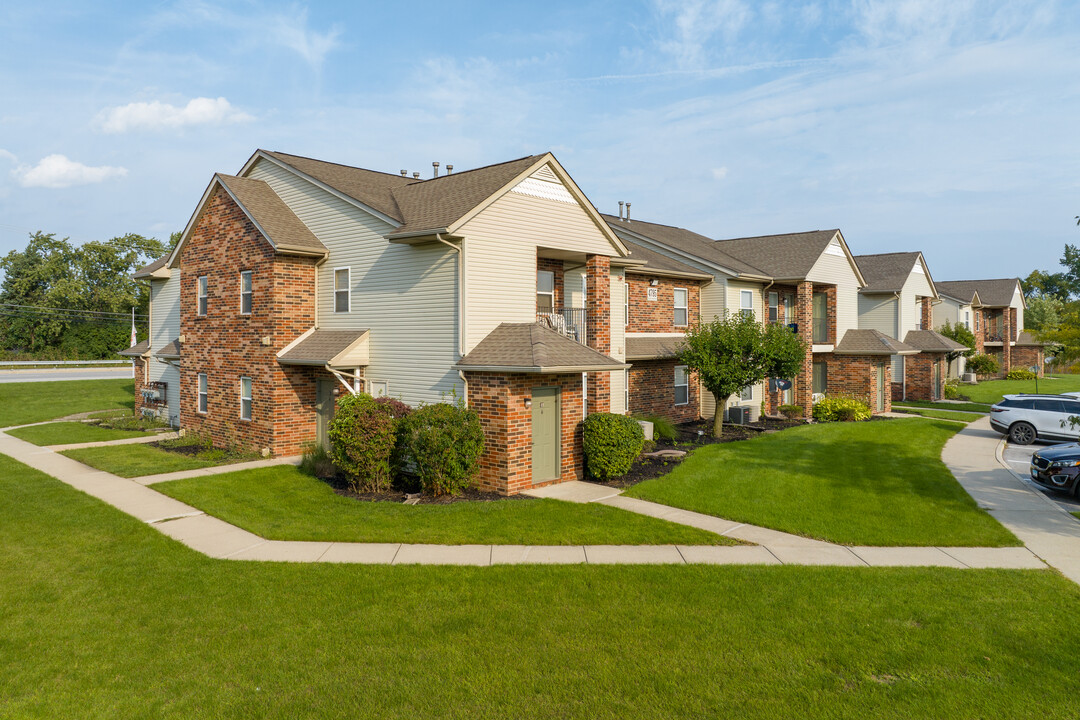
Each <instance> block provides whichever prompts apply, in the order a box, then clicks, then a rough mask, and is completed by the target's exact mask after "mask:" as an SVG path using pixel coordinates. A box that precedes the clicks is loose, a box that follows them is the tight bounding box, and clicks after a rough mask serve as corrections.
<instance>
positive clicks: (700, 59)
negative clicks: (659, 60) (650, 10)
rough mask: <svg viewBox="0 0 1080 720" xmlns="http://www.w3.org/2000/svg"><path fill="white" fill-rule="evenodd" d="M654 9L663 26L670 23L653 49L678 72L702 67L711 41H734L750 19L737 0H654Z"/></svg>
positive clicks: (749, 12) (750, 16)
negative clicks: (686, 0)
mask: <svg viewBox="0 0 1080 720" xmlns="http://www.w3.org/2000/svg"><path fill="white" fill-rule="evenodd" d="M656 9H657V11H658V13H659V14H660V16H661V18H662V19H663V20H664V21H666V23H665V25H666V24H668V23H670V26H669V27H666V29H665V33H666V34H665V35H664V36H662V37H661V38H660V39H659V41H658V42H657V46H658V48H659V49H660V51H661V52H663V53H665V54H666V55H668V56H669V57H671V58H672V59H673V60H674V61H675V63H676V64H677V65H678V66H679V67H681V68H697V67H702V66H703V65H705V64H706V63H707V62H708V59H709V53H708V49H707V45H708V44H709V43H710V42H711V41H712V40H713V39H714V37H716V36H718V35H719V36H720V37H721V38H722V39H723V40H725V41H727V42H730V41H732V40H734V39H735V37H736V36H737V35H738V34H739V32H740V31H741V30H742V29H743V28H744V27H746V25H747V23H749V22H750V19H751V18H752V16H753V12H752V11H751V9H750V7H749V6H748V5H747V4H746V3H744V2H742V1H741V0H691V1H690V2H678V1H676V0H656Z"/></svg>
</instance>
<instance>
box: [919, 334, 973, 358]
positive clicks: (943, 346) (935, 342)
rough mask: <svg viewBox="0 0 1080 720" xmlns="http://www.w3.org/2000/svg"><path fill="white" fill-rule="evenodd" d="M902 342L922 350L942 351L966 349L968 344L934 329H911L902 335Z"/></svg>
mask: <svg viewBox="0 0 1080 720" xmlns="http://www.w3.org/2000/svg"><path fill="white" fill-rule="evenodd" d="M904 344H906V345H910V346H911V347H913V348H917V349H918V350H920V351H922V352H931V353H944V352H953V351H954V350H967V349H968V346H967V345H963V344H961V343H958V342H956V341H955V340H953V339H952V338H947V337H945V336H944V335H942V334H941V333H939V332H936V331H934V330H911V331H910V332H908V334H907V335H905V336H904Z"/></svg>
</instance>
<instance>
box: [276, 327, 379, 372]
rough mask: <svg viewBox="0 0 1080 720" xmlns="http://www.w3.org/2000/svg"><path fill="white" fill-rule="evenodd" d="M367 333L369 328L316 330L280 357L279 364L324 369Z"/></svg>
mask: <svg viewBox="0 0 1080 720" xmlns="http://www.w3.org/2000/svg"><path fill="white" fill-rule="evenodd" d="M367 332H368V330H367V328H354V329H350V330H316V331H314V332H313V333H311V334H310V335H308V336H307V337H306V338H304V339H303V340H301V341H300V342H298V343H297V344H296V345H293V346H292V347H291V348H289V349H288V350H286V351H285V352H283V353H281V354H280V355H278V362H279V363H281V364H282V365H316V366H318V367H322V366H324V365H326V364H327V363H329V362H330V361H331V360H333V359H334V358H335V357H337V356H338V355H340V354H341V353H343V352H345V350H347V349H348V348H349V346H350V345H352V344H353V343H355V342H356V341H357V340H359V339H360V338H362V337H363V336H364V335H365V334H366V333H367Z"/></svg>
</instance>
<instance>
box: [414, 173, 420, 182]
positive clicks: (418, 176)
mask: <svg viewBox="0 0 1080 720" xmlns="http://www.w3.org/2000/svg"><path fill="white" fill-rule="evenodd" d="M412 176H413V179H414V180H419V179H420V173H418V172H413V174H412Z"/></svg>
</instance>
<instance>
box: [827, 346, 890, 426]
mask: <svg viewBox="0 0 1080 720" xmlns="http://www.w3.org/2000/svg"><path fill="white" fill-rule="evenodd" d="M822 357H827V358H828V360H827V363H828V370H827V371H826V372H827V373H828V386H827V388H826V394H827V395H848V396H851V397H855V398H857V399H859V400H863V401H866V402H867V403H868V404H869V405H870V408H871V409H872V410H873V411H874V412H890V411H891V410H892V397H891V393H890V392H889V388H890V386H891V385H892V363H891V361H890V356H887V355H886V356H881V355H872V356H867V355H831V354H830V355H827V356H822ZM879 367H883V368H884V375H885V386H884V387H885V391H884V393H882V394H883V396H884V398H883V400H884V407H881V408H878V407H876V404H877V398H876V396H877V370H878V368H879Z"/></svg>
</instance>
